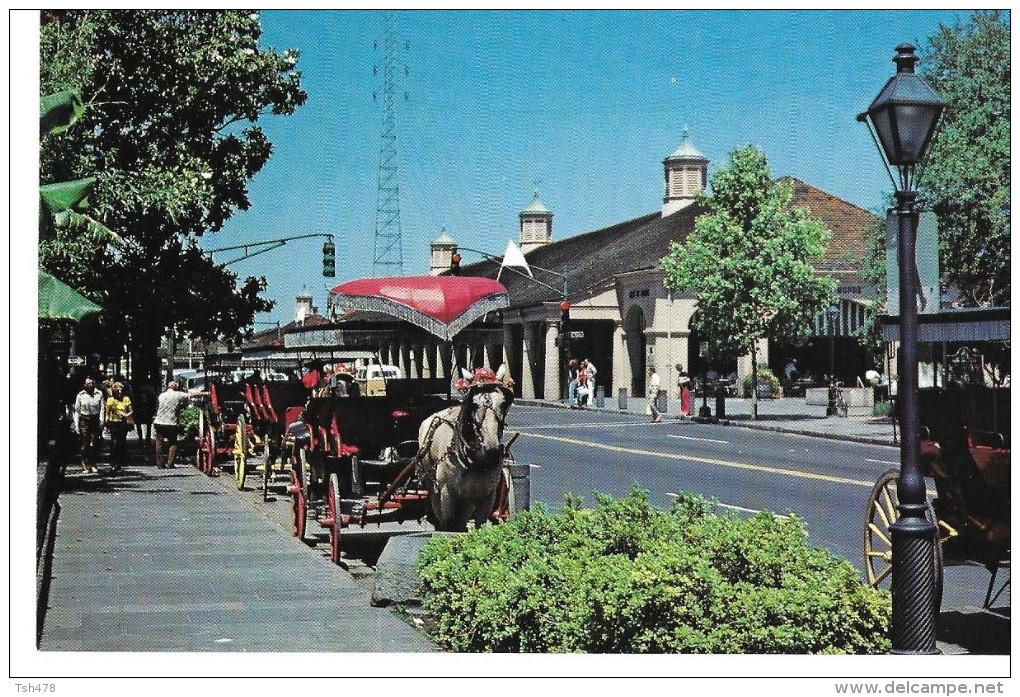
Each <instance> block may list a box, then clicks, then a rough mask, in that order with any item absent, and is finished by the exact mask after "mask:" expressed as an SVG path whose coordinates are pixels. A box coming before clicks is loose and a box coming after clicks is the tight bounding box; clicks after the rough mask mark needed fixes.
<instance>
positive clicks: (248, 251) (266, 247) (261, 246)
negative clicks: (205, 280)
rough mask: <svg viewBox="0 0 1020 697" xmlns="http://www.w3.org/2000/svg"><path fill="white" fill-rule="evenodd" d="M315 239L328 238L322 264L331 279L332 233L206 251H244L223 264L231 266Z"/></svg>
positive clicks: (333, 274)
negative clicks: (295, 241) (290, 243)
mask: <svg viewBox="0 0 1020 697" xmlns="http://www.w3.org/2000/svg"><path fill="white" fill-rule="evenodd" d="M313 237H325V238H326V243H325V244H324V245H323V247H322V262H323V269H322V275H323V276H329V277H333V276H335V275H336V267H335V263H336V246H335V245H334V244H333V235H332V233H328V232H317V233H313V234H310V235H294V236H292V237H280V238H278V239H275V240H264V241H262V242H247V243H245V244H235V245H233V246H230V247H217V248H216V249H206V250H204V251H205V252H207V253H209V254H212V253H213V252H230V251H234V250H237V249H240V250H243V253H242V255H241V256H239V257H237V258H236V259H231V260H230V261H227V262H224V263H223V264H222V265H223V266H230V265H231V264H236V263H237V262H239V261H244V260H245V259H251V258H252V257H255V256H258V255H259V254H264V253H266V252H271V251H272V250H274V249H279V248H280V247H282V246H283V245H285V244H287V243H288V242H292V241H294V240H307V239H311V238H313ZM252 250H254V251H252ZM327 271H330V272H331V273H327Z"/></svg>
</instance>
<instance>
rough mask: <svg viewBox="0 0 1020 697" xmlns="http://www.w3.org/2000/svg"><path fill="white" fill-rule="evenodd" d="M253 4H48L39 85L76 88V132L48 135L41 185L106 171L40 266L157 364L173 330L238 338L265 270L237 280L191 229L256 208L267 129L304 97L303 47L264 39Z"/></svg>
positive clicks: (43, 247) (210, 227) (46, 247)
mask: <svg viewBox="0 0 1020 697" xmlns="http://www.w3.org/2000/svg"><path fill="white" fill-rule="evenodd" d="M260 34H261V25H260V20H259V15H258V13H255V12H248V11H156V10H153V11H129V10H67V11H63V10H61V11H47V12H44V13H43V15H42V24H41V30H40V51H41V64H40V84H41V91H42V93H43V94H52V93H57V92H60V91H63V90H69V89H74V90H77V91H78V92H79V93H80V94H81V97H82V102H83V110H82V112H81V114H80V117H79V119H78V120H77V122H76V123H75V124H74V126H72V127H71V128H69V129H67V130H66V131H64V132H62V133H54V134H52V135H48V136H46V138H45V139H44V141H43V147H42V148H41V152H42V155H41V163H40V165H41V167H40V172H41V179H42V181H41V183H43V184H46V183H48V182H62V181H68V180H75V179H80V178H84V177H89V176H94V177H95V178H96V181H95V184H94V185H93V187H92V189H91V191H90V193H89V200H88V203H89V211H90V215H91V216H93V217H94V218H95V219H96V220H97V221H99V222H101V223H102V224H103V225H105V226H106V228H109V230H112V231H113V232H114V233H115V235H117V236H119V238H120V241H119V242H115V243H114V244H111V242H110V239H107V238H102V237H101V236H100V235H99V234H98V233H97V232H96V231H95V230H92V229H90V228H89V226H87V225H84V224H74V221H73V220H72V221H71V224H69V225H67V226H66V227H65V228H64V229H60V230H58V231H57V234H56V236H55V238H53V239H49V240H42V241H41V243H40V261H41V263H42V265H43V266H45V267H46V268H48V269H50V270H52V271H53V272H54V273H55V274H56V275H58V276H59V277H61V278H64V279H67V280H68V281H69V282H71V283H73V284H74V285H75V286H76V287H77V288H79V289H80V290H82V292H83V293H85V294H86V295H87V296H88V297H90V298H92V299H94V300H96V301H97V302H99V303H100V304H102V305H103V307H104V308H106V309H107V310H108V314H109V316H111V317H113V318H114V319H115V321H116V322H118V323H119V327H118V329H119V331H120V333H121V334H122V336H124V337H126V336H128V335H130V336H131V337H132V339H133V340H134V341H135V342H138V343H140V344H141V345H139V346H137V348H138V349H139V350H140V351H142V352H144V353H145V354H146V355H147V356H149V357H150V359H154V357H155V347H156V345H157V344H158V341H159V338H160V336H161V335H162V333H163V332H164V331H165V330H166V329H167V328H168V327H169V326H170V325H171V324H173V325H176V326H178V327H179V328H180V329H182V330H183V331H185V332H189V333H192V334H195V335H197V336H201V337H203V338H207V339H211V338H215V337H222V336H231V335H235V334H237V333H238V332H239V331H240V330H241V329H243V328H244V327H245V326H248V325H249V324H250V323H251V321H252V319H253V318H254V315H255V313H257V312H260V311H265V310H268V309H270V308H271V306H272V305H271V302H270V301H268V300H266V299H264V298H261V297H260V296H259V292H260V291H261V290H264V289H265V280H264V279H260V278H249V279H247V280H245V281H244V282H243V283H240V284H239V283H238V279H237V277H236V275H235V274H233V273H231V272H230V271H229V270H226V269H225V268H223V267H222V266H220V265H217V264H214V263H213V262H212V260H211V259H209V257H208V255H204V254H202V253H201V250H200V248H199V247H198V246H197V243H196V240H195V238H196V237H197V236H200V235H202V234H203V233H204V232H206V231H216V230H219V229H220V228H222V226H223V224H224V222H225V221H226V220H227V219H228V218H229V217H230V216H231V215H232V214H233V213H234V212H235V211H237V210H245V209H247V208H248V207H249V206H250V202H249V199H248V190H247V186H248V182H249V181H250V180H251V178H252V177H253V176H254V175H255V174H256V173H257V172H258V171H259V170H260V169H261V168H262V167H263V165H265V163H266V162H267V160H268V159H269V156H270V154H271V152H272V145H271V144H270V142H269V140H268V139H267V138H266V136H265V133H264V132H263V130H262V129H261V127H260V126H259V123H258V122H259V120H260V119H261V118H262V117H263V116H265V115H267V114H274V115H285V114H290V113H293V111H294V110H295V109H296V108H297V107H298V106H300V105H301V104H303V103H304V101H305V99H306V95H305V93H304V92H303V91H302V89H301V86H300V80H301V74H300V72H298V71H297V70H295V66H296V64H297V52H296V51H283V52H280V51H277V50H275V49H272V48H268V49H263V48H260V46H259V37H260Z"/></svg>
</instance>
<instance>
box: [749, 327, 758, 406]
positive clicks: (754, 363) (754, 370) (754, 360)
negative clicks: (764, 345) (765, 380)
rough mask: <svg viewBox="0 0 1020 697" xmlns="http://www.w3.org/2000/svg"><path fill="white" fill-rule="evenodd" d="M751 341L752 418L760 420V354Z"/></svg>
mask: <svg viewBox="0 0 1020 697" xmlns="http://www.w3.org/2000/svg"><path fill="white" fill-rule="evenodd" d="M755 348H756V347H755V345H754V342H753V341H752V342H751V418H752V419H753V420H755V421H757V420H758V354H757V352H756V351H755Z"/></svg>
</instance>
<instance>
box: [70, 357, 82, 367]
mask: <svg viewBox="0 0 1020 697" xmlns="http://www.w3.org/2000/svg"><path fill="white" fill-rule="evenodd" d="M67 364H68V365H76V366H82V365H85V356H68V357H67Z"/></svg>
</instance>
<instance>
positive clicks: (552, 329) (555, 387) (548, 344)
mask: <svg viewBox="0 0 1020 697" xmlns="http://www.w3.org/2000/svg"><path fill="white" fill-rule="evenodd" d="M559 335H560V328H559V325H558V324H557V323H556V322H546V325H545V381H544V389H545V399H548V400H559V399H561V398H562V395H560V349H559V346H557V345H556V338H557V337H558V336H559Z"/></svg>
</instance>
